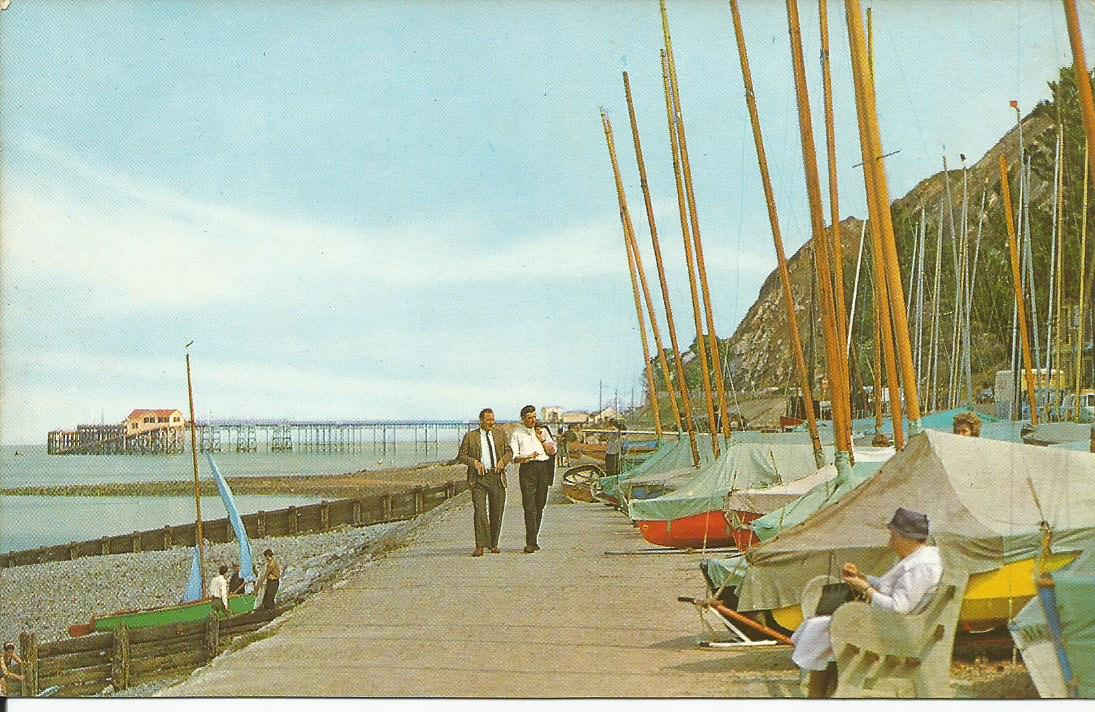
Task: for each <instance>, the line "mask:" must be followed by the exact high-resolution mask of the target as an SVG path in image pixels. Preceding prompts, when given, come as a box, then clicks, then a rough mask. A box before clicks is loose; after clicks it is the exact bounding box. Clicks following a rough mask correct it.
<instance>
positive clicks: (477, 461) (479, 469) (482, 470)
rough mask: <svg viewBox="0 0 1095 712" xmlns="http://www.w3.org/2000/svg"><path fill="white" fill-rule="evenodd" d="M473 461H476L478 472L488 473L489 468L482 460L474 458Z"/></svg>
mask: <svg viewBox="0 0 1095 712" xmlns="http://www.w3.org/2000/svg"><path fill="white" fill-rule="evenodd" d="M473 462H474V463H475V471H476V472H478V473H479V474H480V475H482V474H485V473H486V471H487V468H486V467H485V466H484V465H483V463H482V462H480V461H479V460H473Z"/></svg>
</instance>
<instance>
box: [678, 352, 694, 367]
mask: <svg viewBox="0 0 1095 712" xmlns="http://www.w3.org/2000/svg"><path fill="white" fill-rule="evenodd" d="M695 358H696V352H695V351H685V352H684V355H683V356H681V363H682V364H686V363H688V362H689V361H692V360H693V359H695Z"/></svg>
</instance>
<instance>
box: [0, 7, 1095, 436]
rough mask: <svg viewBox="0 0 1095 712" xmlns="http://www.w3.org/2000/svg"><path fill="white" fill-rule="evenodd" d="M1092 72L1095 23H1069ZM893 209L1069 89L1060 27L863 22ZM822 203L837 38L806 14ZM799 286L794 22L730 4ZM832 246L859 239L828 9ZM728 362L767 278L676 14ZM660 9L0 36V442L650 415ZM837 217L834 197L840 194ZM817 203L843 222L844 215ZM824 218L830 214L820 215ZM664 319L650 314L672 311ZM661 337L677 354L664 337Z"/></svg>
mask: <svg viewBox="0 0 1095 712" xmlns="http://www.w3.org/2000/svg"><path fill="white" fill-rule="evenodd" d="M1080 5H1081V7H1080V10H1081V23H1082V29H1083V31H1084V34H1085V38H1086V40H1087V43H1088V47H1089V49H1088V56H1089V57H1091V56H1093V55H1095V3H1093V2H1092V0H1080ZM864 7H873V14H874V27H875V40H876V55H875V63H876V75H877V83H878V109H879V120H880V124H881V129H882V139H883V143H884V147H885V149H886V150H887V151H894V150H898V151H899V153H897V154H895V155H894V156H892V157H890V158H889V159H888V160H887V163H886V168H887V171H888V176H889V184H890V189H891V195H892V197H894V198H897V197H899V196H901V195H904V194H905V193H906V192H907V191H908V190H910V189H911V188H912V187H913V186H914V185H915V184H916V183H917V182H919V181H920V180H921V179H923V178H925V177H927V176H929V175H931V174H932V173H934V172H936V171H938V170H939V169H940V168H941V167H942V156H943V155H944V154H945V155H946V156H947V158H948V161H949V162H950V165H951V166H952V167H955V166H957V165H958V164H959V159H958V154H959V153H960V152H961V153H965V154H966V155H967V156H969V157H971V159H972V160H976V159H977V158H979V157H980V156H981V155H982V154H983V153H984V151H986V150H987V149H988V148H990V147H991V146H992V145H994V144H995V143H996V141H998V140H999V138H1000V137H1001V136H1002V135H1003V134H1004V133H1005V132H1006V131H1007V130H1008V129H1009V128H1010V127H1012V126H1013V125H1014V122H1015V114H1014V112H1013V111H1012V110H1011V109H1010V108H1009V106H1008V102H1009V100H1011V99H1018V100H1019V102H1020V104H1021V106H1022V107H1023V110H1024V113H1025V112H1026V111H1028V110H1029V109H1030V108H1032V107H1033V106H1034V105H1035V103H1037V102H1038V101H1039V100H1042V99H1045V98H1048V95H1049V92H1048V88H1047V82H1048V81H1050V80H1052V79H1054V78H1055V77H1056V74H1057V69H1058V68H1059V67H1061V66H1064V65H1069V64H1071V62H1072V59H1071V52H1070V48H1069V43H1068V36H1067V32H1066V28H1065V22H1064V13H1063V9H1062V6H1061V3H1060V2H1057V1H1056V0H1054V1H1052V2H1051V1H1049V0H1046V1H1044V2H1042V1H1035V0H1023V1H1022V2H1019V1H1017V0H982V1H980V2H966V1H961V0H956V1H953V2H930V1H928V0H924V1H922V2H914V3H901V2H883V1H882V0H876V2H873V3H870V2H865V3H864ZM799 8H800V15H801V18H802V22H803V28H802V32H803V41H804V43H805V56H806V58H807V71H808V80H809V86H810V99H811V103H812V108H813V112H814V124H815V139H816V141H817V142H818V145H819V149H820V151H821V153H820V155H819V157H818V158H819V161H820V165H819V172H820V173H821V175H822V179H823V181H824V180H825V175H826V173H827V168H826V165H825V156H824V133H823V126H824V124H823V118H822V114H821V106H822V104H821V101H822V95H821V80H820V74H821V70H820V61H819V59H818V57H819V38H818V28H817V5H816V4H815V3H811V2H801V3H800V4H799ZM741 11H742V15H743V21H744V25H745V35H746V42H747V43H748V46H749V52H750V63H751V65H752V70H753V78H754V83H755V85H756V88H757V102H758V106H759V110H760V115H761V120H762V122H763V126H764V137H765V143H766V148H767V151H768V154H769V161H770V168H771V171H772V177H773V181H774V185H775V192H776V201H777V205H778V209H779V211H780V219H781V226H782V231H783V236H784V240H785V242H786V247H787V250H788V254H791V253H793V252H794V251H795V250H796V249H798V247H800V246H801V245H802V243H803V242H804V240H805V239H806V237H807V236H808V235H807V233H808V230H809V214H808V212H807V211H808V207H807V201H806V193H805V185H804V180H803V171H802V156H801V149H800V146H799V139H798V123H797V113H796V105H795V97H794V92H793V84H792V82H791V69H790V51H789V45H788V33H787V23H786V14H785V8H784V4H783V3H781V2H775V1H771V0H765V1H758V0H743V2H742V4H741ZM829 14H830V23H829V24H830V32H831V45H832V55H833V57H832V59H833V77H834V79H833V81H834V85H835V86H834V101H835V113H836V124H837V155H838V166H839V173H838V183H839V187H840V191H841V194H840V195H841V197H840V200H841V204H840V212H841V215H842V216H844V217H847V216H849V215H856V216H863V214H864V197H863V187H862V186H863V180H862V174H861V173H860V172H859V171H860V169H858V168H856V167H855V164H857V163H859V145H858V134H857V130H856V123H855V113H854V97H853V95H852V85H851V73H850V62H849V60H848V42H847V34H846V30H845V22H844V14H843V3H841V2H839V1H838V0H833V1H832V2H829ZM669 17H670V22H671V25H672V32H673V35H672V37H673V45H674V50H675V52H676V61H677V70H678V74H679V81H680V91H681V99H682V108H683V116H684V122H685V127H686V130H687V138H688V148H689V153H690V154H691V159H692V172H693V176H694V180H695V187H696V198H697V211H698V215H699V222H700V227H701V234H702V238H703V247H704V252H705V256H706V262H707V269H708V273H709V278H710V283H711V290H712V296H713V301H714V312H715V319H716V331H717V333H718V335H719V336H720V337H726V336H729V335H730V334H731V333H733V331H734V329H735V328H736V327H737V325H738V323H739V322H740V320H741V318H742V316H743V315H744V314H745V312H746V310H747V309H748V308H749V306H750V304H751V303H752V302H753V300H754V299H755V298H756V294H757V291H758V289H759V287H760V285H761V283H762V282H763V281H764V279H765V278H766V277H767V275H768V274H769V273H770V272H771V270H772V269H773V268H774V267H775V254H774V250H773V248H772V242H771V232H770V230H769V226H768V219H767V212H766V209H765V206H764V199H763V194H762V191H761V185H760V180H759V177H758V171H757V166H756V159H755V153H754V149H753V145H752V138H751V134H750V128H749V122H748V115H747V113H746V109H745V104H744V100H743V88H742V87H743V85H742V79H741V74H740V69H739V63H738V55H737V49H736V46H735V43H734V39H733V32H732V26H731V21H730V13H729V8H728V5H727V4H726V3H725V2H699V1H687V2H686V1H684V0H670V3H669ZM661 44H662V36H661V21H660V14H659V10H658V4H657V2H656V1H655V0H643V1H642V2H640V1H638V0H626V1H624V0H617V1H608V0H593V1H587V2H577V1H575V2H564V1H562V0H554V1H552V0H535V1H533V0H514V1H511V2H470V1H468V2H455V3H454V2H428V1H425V0H422V1H417V2H382V1H379V0H376V1H372V2H348V1H343V2H331V3H318V4H317V3H303V2H281V1H278V0H273V1H271V2H262V3H258V2H239V1H238V0H237V1H228V0H223V1H218V0H214V1H211V2H201V3H197V2H171V1H158V2H109V1H104V2H96V3H84V2H60V1H56V0H35V2H27V1H26V0H12V2H11V4H10V6H9V7H8V9H7V10H4V11H2V12H0V80H2V92H3V97H4V100H3V102H2V105H0V142H2V149H3V150H2V152H0V296H2V313H0V316H2V325H0V347H2V349H0V406H2V407H0V442H3V443H4V444H24V443H41V442H44V440H45V436H46V432H47V431H48V430H50V429H55V428H73V427H75V426H76V425H77V424H78V423H87V422H100V420H104V421H105V422H118V421H120V420H122V419H123V418H124V417H125V415H126V414H128V413H129V411H130V410H131V409H133V408H161V407H169V408H179V409H181V410H183V411H184V412H185V410H186V373H185V365H184V355H185V350H184V345H185V344H186V343H187V342H189V341H191V340H192V341H193V342H194V344H193V346H192V347H191V348H190V353H191V358H192V362H193V371H194V389H195V406H196V408H197V413H198V418H199V419H204V418H208V417H213V418H217V419H221V418H236V417H238V418H258V417H273V418H277V417H284V418H308V419H336V418H361V419H366V418H368V419H379V418H422V419H433V418H453V419H464V418H468V417H474V414H475V413H477V412H478V411H479V409H480V408H481V407H484V406H492V407H493V408H494V409H495V410H496V412H497V413H498V415H499V417H500V418H501V419H503V420H511V419H516V417H517V411H518V409H519V408H520V407H521V406H522V405H524V404H525V403H533V404H536V405H561V406H563V407H565V408H570V409H587V410H588V409H593V408H596V407H597V406H598V405H599V403H604V404H606V405H607V404H609V403H610V402H613V401H614V400H615V399H616V397H617V394H618V398H619V400H620V402H621V404H622V405H626V404H627V403H629V402H630V401H631V398H632V393H633V392H634V393H635V398H641V393H642V353H641V348H640V339H639V333H638V329H637V326H636V319H635V311H634V303H633V299H632V294H631V288H630V281H629V278H628V273H627V261H626V252H625V251H624V243H623V233H622V230H621V226H620V219H619V207H618V203H617V196H616V190H615V185H614V182H613V176H612V169H611V164H610V162H609V156H608V151H607V149H606V144H605V136H604V133H603V131H602V128H601V122H600V116H599V110H600V109H601V108H602V107H603V108H604V109H605V111H606V112H607V114H608V116H609V117H610V119H611V121H612V123H613V128H614V131H615V135H616V143H617V151H618V154H619V158H620V167H621V171H622V174H623V179H624V184H625V189H626V191H627V199H628V202H629V207H630V211H631V214H632V220H633V222H634V224H635V227H636V230H637V237H638V239H639V242H640V245H641V246H642V250H643V257H644V262H645V264H646V266H647V268H648V278H649V279H650V280H651V284H652V286H654V284H655V283H656V278H655V274H654V272H653V269H654V267H653V257H652V252H651V247H650V240H649V234H648V229H647V219H646V215H645V212H644V210H643V203H642V194H641V191H640V188H639V181H638V175H637V169H636V164H635V158H634V153H633V150H632V147H631V145H632V144H631V138H630V128H629V124H628V119H627V108H626V103H625V100H624V90H623V83H622V72H624V71H626V72H628V73H629V76H630V80H631V84H632V90H633V94H634V97H635V102H636V112H637V117H638V124H639V130H640V134H641V137H642V141H643V151H644V154H645V158H646V163H647V168H648V171H649V173H650V185H651V190H652V193H653V202H654V212H655V215H656V219H657V226H658V231H659V236H660V240H661V245H662V249H663V252H664V256H665V260H666V263H667V270H668V273H669V281H670V292H671V298H672V302H673V305H674V313H675V316H676V320H677V325H678V335H679V338H680V339H681V341H682V343H684V344H688V343H690V342H691V341H692V339H693V338H694V335H695V329H694V327H692V326H691V324H692V319H691V311H690V300H689V297H688V282H687V278H686V276H685V271H684V257H683V248H682V242H681V237H680V228H679V218H678V213H677V205H676V195H675V189H674V184H673V175H672V163H671V159H670V154H669V146H668V142H667V130H666V119H665V106H664V99H663V94H662V79H661V70H660V66H659V61H658V50H659V47H660V46H661ZM822 189H823V192H825V191H827V188H826V186H825V184H824V183H823V186H822ZM825 194H826V195H827V192H826V193H825ZM825 210H826V214H828V207H827V206H826V208H825ZM653 296H654V298H655V300H656V301H658V302H659V303H660V300H658V294H657V292H655V293H654V295H653ZM660 321H661V326H662V335H663V338H665V340H666V343H668V336H667V334H666V332H665V322H664V318H663V317H660Z"/></svg>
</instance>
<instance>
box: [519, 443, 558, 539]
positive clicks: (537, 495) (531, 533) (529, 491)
mask: <svg viewBox="0 0 1095 712" xmlns="http://www.w3.org/2000/svg"><path fill="white" fill-rule="evenodd" d="M554 475H555V467H554V465H553V463H552V461H551V460H545V461H544V462H523V463H521V469H520V471H519V473H518V479H519V480H520V481H521V506H522V507H523V508H524V510H525V546H539V544H537V543H536V535H537V534H538V533H539V532H540V522H541V521H542V520H543V518H544V505H546V504H547V494H548V487H550V486H551V481H552V479H553V477H554Z"/></svg>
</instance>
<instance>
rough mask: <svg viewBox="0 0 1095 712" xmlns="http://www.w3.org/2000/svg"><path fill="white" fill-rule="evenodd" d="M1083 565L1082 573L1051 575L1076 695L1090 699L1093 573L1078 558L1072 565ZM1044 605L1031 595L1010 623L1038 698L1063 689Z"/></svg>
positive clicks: (1094, 640)
mask: <svg viewBox="0 0 1095 712" xmlns="http://www.w3.org/2000/svg"><path fill="white" fill-rule="evenodd" d="M1090 553H1091V552H1089V554H1090ZM1092 558H1093V557H1089V558H1088V559H1087V563H1089V564H1090V563H1093V562H1092ZM1081 567H1082V568H1084V569H1085V571H1084V573H1078V572H1076V573H1060V572H1058V573H1055V574H1053V583H1054V586H1053V592H1054V598H1056V604H1057V615H1058V617H1059V619H1060V622H1061V629H1060V636H1061V640H1062V641H1063V643H1064V649H1065V654H1066V656H1067V659H1068V665H1069V666H1070V667H1071V669H1072V677H1073V681H1074V682H1075V684H1076V695H1077V696H1079V697H1087V698H1091V697H1095V572H1093V571H1092V566H1090V565H1088V566H1084V562H1083V561H1082V560H1081V561H1077V562H1075V563H1074V564H1073V566H1072V567H1071V568H1072V569H1073V570H1076V569H1079V568H1081ZM1044 606H1045V604H1044V602H1043V601H1042V600H1041V599H1040V598H1039V597H1037V596H1035V597H1034V598H1032V599H1030V601H1029V602H1027V605H1025V606H1023V610H1021V611H1019V614H1018V615H1017V616H1015V618H1014V619H1013V620H1012V622H1011V623H1010V624H1009V626H1008V627H1009V628H1010V629H1011V635H1012V637H1013V638H1014V639H1015V644H1016V645H1017V646H1018V647H1019V650H1020V651H1022V653H1023V662H1025V663H1026V665H1027V668H1028V670H1029V671H1030V676H1031V678H1032V679H1033V680H1034V684H1035V686H1036V687H1037V688H1038V694H1040V695H1041V696H1042V697H1056V696H1064V695H1066V694H1067V690H1066V689H1065V688H1064V685H1063V684H1062V683H1063V679H1062V674H1061V665H1060V662H1059V660H1058V657H1057V651H1056V649H1055V648H1054V645H1053V636H1052V635H1051V632H1050V626H1049V622H1048V621H1047V619H1046V611H1045V607H1044Z"/></svg>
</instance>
